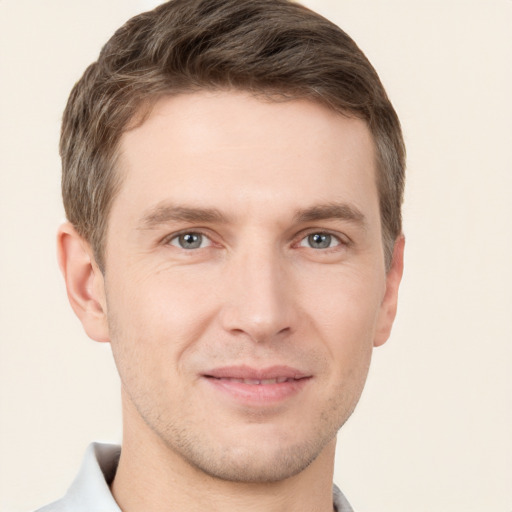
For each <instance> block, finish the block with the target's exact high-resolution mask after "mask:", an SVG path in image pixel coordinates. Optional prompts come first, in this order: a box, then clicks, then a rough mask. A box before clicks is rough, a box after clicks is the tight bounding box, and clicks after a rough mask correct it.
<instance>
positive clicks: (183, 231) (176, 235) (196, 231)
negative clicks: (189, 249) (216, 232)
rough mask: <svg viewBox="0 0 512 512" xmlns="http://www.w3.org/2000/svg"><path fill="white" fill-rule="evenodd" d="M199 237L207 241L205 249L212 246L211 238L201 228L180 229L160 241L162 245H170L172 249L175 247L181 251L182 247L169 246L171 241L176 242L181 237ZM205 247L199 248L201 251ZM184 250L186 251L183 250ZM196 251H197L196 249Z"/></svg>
mask: <svg viewBox="0 0 512 512" xmlns="http://www.w3.org/2000/svg"><path fill="white" fill-rule="evenodd" d="M189 234H190V235H192V234H194V235H201V236H202V237H203V238H205V239H207V240H208V242H209V243H208V245H207V246H206V247H210V246H211V245H213V244H214V242H213V240H212V236H211V235H210V234H209V233H208V232H206V230H204V229H202V228H192V229H181V230H180V231H176V232H174V233H170V234H168V235H166V236H164V237H163V238H162V240H161V242H160V243H161V244H162V245H172V246H173V247H177V248H178V249H183V247H179V246H178V245H174V244H171V242H172V241H173V240H177V239H178V238H179V237H180V236H182V235H189ZM204 248H205V247H201V249H204ZM183 250H186V249H183ZM196 250H197V249H196Z"/></svg>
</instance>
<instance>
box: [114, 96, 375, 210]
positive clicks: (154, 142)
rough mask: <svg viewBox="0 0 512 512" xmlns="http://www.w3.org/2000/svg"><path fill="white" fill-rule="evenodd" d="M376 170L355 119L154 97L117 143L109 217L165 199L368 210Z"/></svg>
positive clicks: (227, 99)
mask: <svg viewBox="0 0 512 512" xmlns="http://www.w3.org/2000/svg"><path fill="white" fill-rule="evenodd" d="M375 168H376V166H375V152H374V144H373V140H372V137H371V134H370V131H369V129H368V128H367V126H366V123H365V122H364V121H362V120H360V119H356V118H352V117H347V116H342V115H340V114H338V113H336V112H334V111H331V110H329V109H327V108H326V107H324V106H322V105H320V104H317V103H314V102H311V101H306V100H290V101H282V102H273V101H263V100H261V99H259V98H255V97H253V96H251V95H249V94H245V93H241V92H215V93H213V92H200V93H193V94H184V95H178V96H172V97H166V98H162V99H160V100H159V101H158V102H157V103H155V105H154V107H153V109H152V111H151V113H150V115H149V116H148V117H147V119H146V120H145V121H144V122H143V123H142V124H141V125H140V126H138V127H136V128H134V129H131V130H129V131H128V132H126V133H125V134H124V135H123V137H122V139H121V143H120V158H119V171H120V173H121V177H122V186H121V190H120V193H119V196H118V198H116V200H115V201H114V205H113V210H115V209H116V208H120V207H122V206H123V205H124V206H126V205H128V204H129V205H130V206H131V207H132V209H137V210H145V209H147V208H150V207H152V206H154V205H156V204H158V203H159V202H162V201H166V200H172V201H173V202H174V203H180V204H181V203H186V204H187V205H188V204H192V205H193V206H212V207H215V208H218V207H219V204H222V205H223V207H224V208H225V209H226V210H229V209H231V210H236V212H237V213H240V214H241V213H243V212H246V213H248V212H251V211H252V212H253V213H254V211H256V210H259V211H260V213H263V212H266V211H270V210H272V211H275V210H276V207H277V205H280V206H281V207H282V209H283V210H285V209H287V208H288V209H290V210H292V209H293V210H294V211H295V210H297V209H298V208H305V207H309V206H311V205H314V204H315V203H318V202H319V201H321V202H329V201H336V202H338V201H344V202H346V201H348V200H350V201H351V202H353V203H355V205H356V206H357V207H358V208H359V209H368V207H370V206H371V207H372V208H373V209H375V208H374V207H375V204H373V203H375V202H376V201H377V192H376V185H375V182H376V179H375ZM308 202H310V203H311V204H307V203H308ZM365 203H368V204H365ZM270 207H272V208H270ZM140 213H142V212H140Z"/></svg>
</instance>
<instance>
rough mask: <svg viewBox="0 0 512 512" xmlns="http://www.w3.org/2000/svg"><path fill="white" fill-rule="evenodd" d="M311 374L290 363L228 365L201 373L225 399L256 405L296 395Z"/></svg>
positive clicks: (268, 403) (272, 403)
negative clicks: (264, 365)
mask: <svg viewBox="0 0 512 512" xmlns="http://www.w3.org/2000/svg"><path fill="white" fill-rule="evenodd" d="M312 377H313V376H312V375H308V374H306V373H304V372H302V371H300V370H298V369H296V368H292V367H289V366H273V367H268V368H263V369H257V368H252V367H248V366H230V367H223V368H216V369H213V370H211V371H208V372H206V373H205V374H203V378H204V380H205V381H206V382H207V383H208V384H209V385H210V388H211V389H213V391H214V392H215V393H216V394H217V393H218V394H220V396H221V397H224V399H228V400H229V401H232V402H234V403H238V404H242V405H251V406H256V407H261V406H266V405H276V404H277V403H282V402H284V401H286V400H288V399H290V398H292V397H294V396H296V395H298V394H299V393H300V392H301V391H302V390H303V389H304V387H305V386H306V384H307V383H308V382H310V381H311V379H312Z"/></svg>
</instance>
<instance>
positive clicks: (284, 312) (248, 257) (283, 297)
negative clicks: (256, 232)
mask: <svg viewBox="0 0 512 512" xmlns="http://www.w3.org/2000/svg"><path fill="white" fill-rule="evenodd" d="M282 259H283V258H282V257H280V255H279V254H276V252H275V251H272V250H269V249H267V250H264V249H261V248H258V249H254V250H247V251H246V252H245V253H244V254H241V255H237V256H234V257H233V258H231V259H230V262H229V264H228V267H229V268H228V269H226V270H227V272H226V273H225V278H226V279H225V281H224V287H223V291H224V300H223V307H222V311H221V313H220V318H221V322H222V327H223V329H224V330H226V331H229V332H230V333H231V334H234V335H239V336H240V335H245V336H247V337H248V338H250V339H251V340H252V341H254V342H257V343H262V342H271V341H273V340H276V339H278V338H282V337H285V336H287V335H289V334H290V333H292V332H293V331H294V330H295V328H296V322H297V318H298V315H297V311H296V309H297V308H296V305H295V297H294V286H293V279H292V276H291V275H290V274H291V272H290V268H289V266H287V265H286V264H285V263H286V262H284V261H282Z"/></svg>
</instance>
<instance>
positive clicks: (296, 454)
mask: <svg viewBox="0 0 512 512" xmlns="http://www.w3.org/2000/svg"><path fill="white" fill-rule="evenodd" d="M336 432H337V430H335V431H333V432H330V433H329V435H328V436H325V437H323V438H316V439H310V440H309V441H304V442H295V443H293V444H291V443H290V441H289V436H288V440H287V441H283V442H279V441H277V440H276V439H275V438H274V439H271V438H270V437H267V439H266V440H265V439H264V436H261V435H260V436H253V437H252V438H251V439H249V440H248V441H249V442H248V443H245V444H244V445H240V444H238V445H237V443H236V437H234V438H233V439H232V440H231V442H229V441H226V442H225V443H224V446H223V444H221V443H219V440H218V439H217V443H207V442H205V440H203V443H201V442H197V440H196V442H194V443H191V442H190V441H191V440H190V439H187V441H185V442H183V441H184V440H183V439H181V440H180V442H179V444H178V447H179V448H178V450H176V448H175V446H176V444H175V443H173V444H174V447H171V446H169V443H166V444H167V445H168V447H169V448H171V449H172V451H174V452H175V453H178V455H179V456H180V458H181V459H182V460H183V461H185V463H187V464H188V465H190V466H192V467H194V468H195V469H198V470H199V471H201V472H202V473H204V474H206V475H208V476H210V477H212V478H215V479H219V480H224V481H229V482H238V483H246V484H264V483H275V482H280V481H283V480H286V479H288V478H291V477H293V476H295V475H297V474H298V473H301V472H302V471H304V470H305V469H306V468H307V467H308V466H309V465H310V464H312V463H313V462H314V461H315V460H316V459H317V458H318V456H319V455H320V454H321V453H322V451H323V450H324V449H326V447H327V445H329V444H330V442H331V441H333V440H334V439H335V436H336ZM246 439H247V438H246ZM174 441H175V439H174ZM332 446H334V443H333V444H332ZM333 453H334V447H333Z"/></svg>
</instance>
